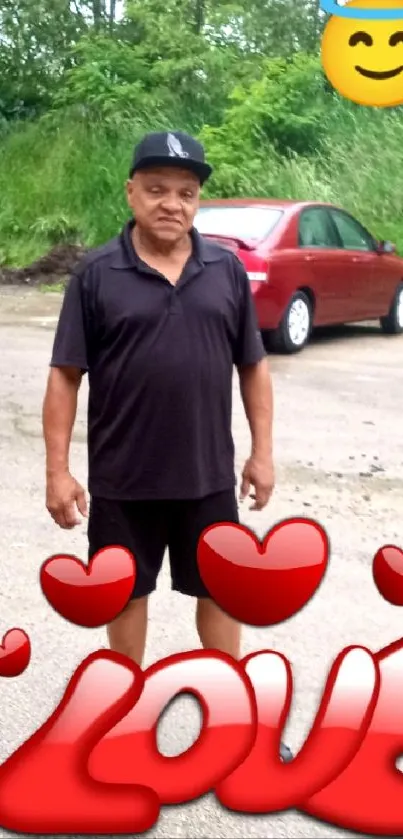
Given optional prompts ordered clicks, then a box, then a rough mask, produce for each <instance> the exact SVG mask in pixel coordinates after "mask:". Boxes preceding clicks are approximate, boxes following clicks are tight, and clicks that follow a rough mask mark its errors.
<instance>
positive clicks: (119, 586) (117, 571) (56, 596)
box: [40, 546, 136, 627]
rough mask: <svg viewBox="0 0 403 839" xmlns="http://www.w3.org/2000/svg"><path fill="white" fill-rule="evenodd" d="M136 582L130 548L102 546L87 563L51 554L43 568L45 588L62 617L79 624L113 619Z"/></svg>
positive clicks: (41, 578)
mask: <svg viewBox="0 0 403 839" xmlns="http://www.w3.org/2000/svg"><path fill="white" fill-rule="evenodd" d="M135 582H136V562H135V559H134V557H133V555H132V554H131V553H130V551H128V550H126V549H125V548H120V547H118V546H111V547H109V548H103V550H101V551H98V553H97V554H95V556H93V557H92V559H91V561H90V562H89V563H88V565H84V564H83V563H82V562H81V560H79V559H77V557H75V556H69V555H64V554H60V555H59V556H51V557H50V558H49V559H47V560H46V561H45V562H44V563H43V565H42V568H41V573H40V583H41V587H42V591H43V593H44V595H45V597H46V599H47V600H48V602H49V603H50V605H51V606H53V608H54V609H55V610H56V612H58V613H59V615H62V617H63V618H66V620H68V621H70V622H71V623H75V624H78V626H86V627H96V626H104V625H105V624H108V623H110V622H111V621H112V620H114V619H115V618H116V617H117V616H118V615H120V613H121V611H122V610H123V609H124V607H125V606H126V605H127V603H128V601H129V599H130V597H131V595H132V592H133V589H134V586H135Z"/></svg>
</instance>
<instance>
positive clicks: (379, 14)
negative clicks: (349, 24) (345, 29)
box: [320, 0, 403, 20]
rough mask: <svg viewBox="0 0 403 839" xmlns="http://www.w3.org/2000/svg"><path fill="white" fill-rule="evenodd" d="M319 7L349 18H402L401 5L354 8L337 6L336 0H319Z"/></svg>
mask: <svg viewBox="0 0 403 839" xmlns="http://www.w3.org/2000/svg"><path fill="white" fill-rule="evenodd" d="M320 8H321V10H322V12H326V13H327V14H328V15H333V16H335V17H347V18H350V20H351V19H353V20H403V5H402V7H401V8H400V9H354V8H351V7H350V8H349V7H348V6H339V4H338V3H337V0H321V2H320Z"/></svg>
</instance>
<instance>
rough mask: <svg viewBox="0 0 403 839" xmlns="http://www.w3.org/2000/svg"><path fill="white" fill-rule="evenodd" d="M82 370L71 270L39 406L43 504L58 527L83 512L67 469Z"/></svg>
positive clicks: (82, 341)
mask: <svg viewBox="0 0 403 839" xmlns="http://www.w3.org/2000/svg"><path fill="white" fill-rule="evenodd" d="M87 370H88V325H87V322H86V315H85V307H84V304H83V288H82V282H81V280H80V279H79V278H78V277H77V276H75V275H73V276H72V278H71V280H70V283H69V285H68V288H67V290H66V292H65V296H64V300H63V305H62V308H61V312H60V317H59V322H58V326H57V330H56V335H55V340H54V345H53V353H52V359H51V370H50V373H49V377H48V383H47V388H46V393H45V397H44V401H43V408H42V425H43V436H44V442H45V449H46V507H47V509H48V511H49V512H50V514H51V516H52V518H53V519H54V521H55V522H56V524H58V525H59V526H60V527H62V528H71V527H74V526H75V525H77V524H79V523H80V518H79V517H78V515H77V508H78V511H79V512H80V513H81V514H82V515H83V516H85V515H86V514H87V503H86V498H85V491H84V489H83V487H82V486H80V484H79V483H78V482H77V481H76V480H75V478H74V477H73V476H72V475H71V474H70V470H69V450H70V443H71V437H72V433H73V428H74V422H75V418H76V413H77V400H78V391H79V388H80V384H81V380H82V375H83V373H84V372H86V371H87Z"/></svg>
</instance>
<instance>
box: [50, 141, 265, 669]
mask: <svg viewBox="0 0 403 839" xmlns="http://www.w3.org/2000/svg"><path fill="white" fill-rule="evenodd" d="M211 172H212V169H211V167H210V166H209V165H208V164H207V163H206V162H205V156H204V149H203V147H202V146H201V145H200V144H199V143H198V142H197V141H196V140H195V139H194V138H192V137H189V136H188V135H186V134H183V133H168V134H151V135H147V136H146V137H145V138H144V139H143V140H142V142H141V143H140V144H139V146H138V147H137V148H136V149H135V155H134V160H133V165H132V168H131V170H130V177H129V180H128V183H127V198H128V203H129V206H130V209H131V211H132V214H133V219H131V221H130V222H129V223H128V224H127V225H126V226H125V227H124V230H123V231H122V233H121V235H120V236H118V237H117V238H116V239H114V240H113V241H112V242H109V243H108V244H106V245H105V246H103V247H101V248H98V249H96V250H94V251H92V252H91V253H90V254H89V256H87V257H86V258H85V259H84V260H83V262H82V263H81V264H80V265H79V266H78V268H77V269H76V271H75V272H74V273H73V275H72V277H71V280H70V283H69V286H68V289H67V291H66V294H65V297H64V302H63V306H62V310H61V313H60V319H59V323H58V327H57V330H56V335H55V341H54V347H53V355H52V360H51V369H50V373H49V379H48V384H47V390H46V395H45V399H44V405H43V428H44V438H45V444H46V474H47V491H46V498H47V500H46V504H47V509H48V510H49V512H50V514H51V516H52V517H53V519H54V521H55V522H56V523H57V524H58V525H59V526H60V527H61V528H72V527H75V526H76V525H77V524H79V522H80V516H79V515H78V514H81V516H87V503H86V497H85V491H84V489H83V487H81V486H80V485H79V484H78V482H77V481H76V480H75V479H74V477H73V476H72V475H71V474H70V471H69V446H70V439H71V435H72V430H73V426H74V421H75V416H76V409H77V394H78V390H79V387H80V382H81V379H82V376H83V374H84V373H85V372H88V375H89V406H88V473H89V474H88V489H89V493H90V499H91V501H90V507H89V520H88V540H89V558H91V557H92V556H93V555H94V554H95V553H96V552H97V551H98V550H100V549H101V548H104V547H107V546H108V545H120V546H122V547H125V548H127V549H129V550H130V551H131V552H132V553H133V555H134V556H135V559H136V564H137V580H136V585H135V590H134V592H133V597H132V599H131V601H130V603H129V605H128V607H127V608H126V609H125V610H124V611H123V612H122V614H121V615H120V616H119V617H118V618H117V619H116V620H115V621H114V622H113V623H112V624H111V625H110V626H109V627H108V638H109V643H110V646H111V648H112V649H113V650H115V651H118V652H120V653H123V654H125V655H128V656H129V657H131V658H132V659H133V660H134V661H136V662H137V663H138V664H140V665H141V663H142V660H143V656H144V650H145V643H146V632H147V608H148V598H149V595H150V594H151V593H152V592H153V591H154V589H155V587H156V582H157V577H158V574H159V571H160V568H161V564H162V560H163V555H164V552H165V549H166V547H168V548H169V555H170V564H171V576H172V587H173V589H175V590H176V591H178V592H181V593H183V594H185V595H188V596H190V597H194V598H196V600H197V608H196V623H197V629H198V633H199V637H200V640H201V643H202V645H203V647H204V648H213V649H217V650H221V651H223V652H225V653H229V654H230V655H232V656H234V658H236V659H239V658H240V655H241V653H240V626H239V624H238V623H237V622H236V621H234V620H233V619H232V618H230V617H229V616H228V615H227V614H224V613H223V612H222V611H221V610H220V609H219V608H218V606H216V604H215V603H214V602H213V601H212V600H211V599H210V598H209V594H208V591H207V590H206V588H205V587H204V585H203V583H202V580H201V578H200V575H199V571H198V565H197V543H198V539H199V536H200V534H201V532H202V531H203V530H204V529H205V528H206V527H208V526H209V525H211V524H214V523H217V522H221V521H226V522H228V521H231V522H238V510H237V498H236V490H235V474H234V445H233V441H232V436H231V401H232V396H231V394H232V372H233V365H236V367H237V368H238V371H239V376H240V386H241V393H242V398H243V403H244V406H245V411H246V415H247V418H248V421H249V425H250V430H251V438H252V446H251V454H250V457H249V459H248V461H247V462H246V464H245V467H244V469H243V475H242V486H241V498H242V499H245V498H246V496H247V495H248V494H249V492H250V489H251V488H252V487H253V488H254V493H253V495H252V498H253V499H254V505H253V509H255V510H262V509H263V507H265V505H266V504H267V502H268V501H269V498H270V495H271V493H272V490H273V484H274V477H273V463H272V386H271V379H270V374H269V369H268V364H267V359H266V356H265V352H264V348H263V345H262V341H261V337H260V333H259V330H258V327H257V322H256V317H255V311H254V303H253V298H252V295H251V291H250V286H249V280H248V276H247V274H246V272H245V270H244V268H243V266H242V265H241V263H240V262H239V260H238V259H237V257H236V256H235V255H234V254H233V253H231V252H230V251H229V250H227V249H224V248H221V247H219V246H218V245H215V244H212V243H208V242H207V240H204V239H202V237H201V236H200V235H199V234H198V233H197V231H196V230H195V228H194V226H193V222H194V218H195V215H196V212H197V209H198V206H199V194H200V189H201V186H202V184H203V183H204V182H205V181H206V180H207V178H208V177H209V176H210V174H211Z"/></svg>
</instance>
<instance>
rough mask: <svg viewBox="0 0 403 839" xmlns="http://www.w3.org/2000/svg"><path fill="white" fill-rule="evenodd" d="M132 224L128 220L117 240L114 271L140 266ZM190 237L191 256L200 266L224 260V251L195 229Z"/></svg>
mask: <svg viewBox="0 0 403 839" xmlns="http://www.w3.org/2000/svg"><path fill="white" fill-rule="evenodd" d="M134 224H135V222H134V219H130V221H128V222H127V224H125V226H124V228H123V230H122V231H121V233H120V236H119V237H118V239H117V244H118V248H117V251H115V253H114V256H113V262H112V264H111V267H112V268H115V269H116V270H125V269H127V268H139V267H140V265H141V260H140V257H139V256H138V254H137V253H136V250H135V248H134V245H133V240H132V231H133V227H134ZM190 235H191V238H192V242H193V256H194V258H195V259H196V261H197V262H199V263H200V264H201V265H207V264H208V263H210V262H220V260H221V259H223V258H224V255H225V251H223V249H222V248H221V247H219V246H218V245H215V244H214V243H212V242H209V241H208V240H207V239H205V238H204V237H203V236H201V235H200V233H199V232H198V230H196V228H195V227H193V228H192V230H191V233H190Z"/></svg>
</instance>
